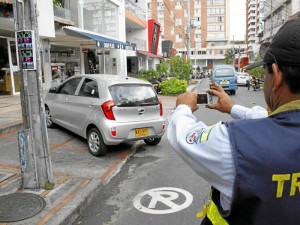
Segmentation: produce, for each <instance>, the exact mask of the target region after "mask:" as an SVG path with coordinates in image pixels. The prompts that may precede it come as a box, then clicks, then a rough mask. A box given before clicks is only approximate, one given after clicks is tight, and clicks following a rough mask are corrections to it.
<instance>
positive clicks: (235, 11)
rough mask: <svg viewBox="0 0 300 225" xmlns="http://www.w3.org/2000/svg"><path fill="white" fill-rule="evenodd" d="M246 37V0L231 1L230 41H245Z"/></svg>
mask: <svg viewBox="0 0 300 225" xmlns="http://www.w3.org/2000/svg"><path fill="white" fill-rule="evenodd" d="M245 35H246V0H230V39H231V40H233V36H234V40H244V39H245Z"/></svg>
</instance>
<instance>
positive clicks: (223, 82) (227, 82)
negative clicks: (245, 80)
mask: <svg viewBox="0 0 300 225" xmlns="http://www.w3.org/2000/svg"><path fill="white" fill-rule="evenodd" d="M221 84H229V81H228V80H222V81H221Z"/></svg>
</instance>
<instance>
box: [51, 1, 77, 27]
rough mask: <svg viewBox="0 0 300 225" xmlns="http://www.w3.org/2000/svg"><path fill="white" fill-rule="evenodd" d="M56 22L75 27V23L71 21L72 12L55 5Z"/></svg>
mask: <svg viewBox="0 0 300 225" xmlns="http://www.w3.org/2000/svg"><path fill="white" fill-rule="evenodd" d="M53 12H54V20H55V22H59V23H62V24H66V25H74V24H75V23H74V22H73V21H72V20H71V10H69V9H65V8H62V7H57V6H54V5H53Z"/></svg>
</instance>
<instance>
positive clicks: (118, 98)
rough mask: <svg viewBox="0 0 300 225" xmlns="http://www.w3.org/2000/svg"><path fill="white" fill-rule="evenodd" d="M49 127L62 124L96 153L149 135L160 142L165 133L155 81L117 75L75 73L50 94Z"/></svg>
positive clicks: (47, 102) (151, 141)
mask: <svg viewBox="0 0 300 225" xmlns="http://www.w3.org/2000/svg"><path fill="white" fill-rule="evenodd" d="M45 110H46V122H47V126H48V127H53V125H54V124H58V125H60V126H62V127H64V128H66V129H67V130H70V131H72V132H74V133H76V134H78V135H79V136H82V137H84V138H86V139H87V144H88V148H89V151H90V153H91V154H92V155H94V156H101V155H104V154H105V153H106V152H107V148H108V146H109V145H118V144H120V143H122V142H127V141H133V140H144V142H145V143H146V144H148V145H157V144H158V143H159V142H160V141H161V137H162V136H163V134H164V132H165V119H164V117H163V108H162V103H161V101H160V100H159V98H158V96H157V94H156V92H155V91H154V89H153V87H152V85H151V83H149V82H146V81H142V80H139V79H136V78H131V77H122V76H118V75H103V74H92V75H87V74H86V75H76V76H73V77H71V78H69V79H67V80H66V81H65V82H64V83H62V84H61V85H60V86H59V87H58V88H51V89H50V90H49V93H47V95H46V98H45Z"/></svg>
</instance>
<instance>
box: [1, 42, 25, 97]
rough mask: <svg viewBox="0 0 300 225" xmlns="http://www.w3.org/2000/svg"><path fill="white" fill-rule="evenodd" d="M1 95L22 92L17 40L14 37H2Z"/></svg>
mask: <svg viewBox="0 0 300 225" xmlns="http://www.w3.org/2000/svg"><path fill="white" fill-rule="evenodd" d="M0 52H1V54H0V95H15V94H18V93H19V92H20V84H19V77H18V70H19V67H18V58H17V49H16V42H15V39H13V38H5V37H0Z"/></svg>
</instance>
